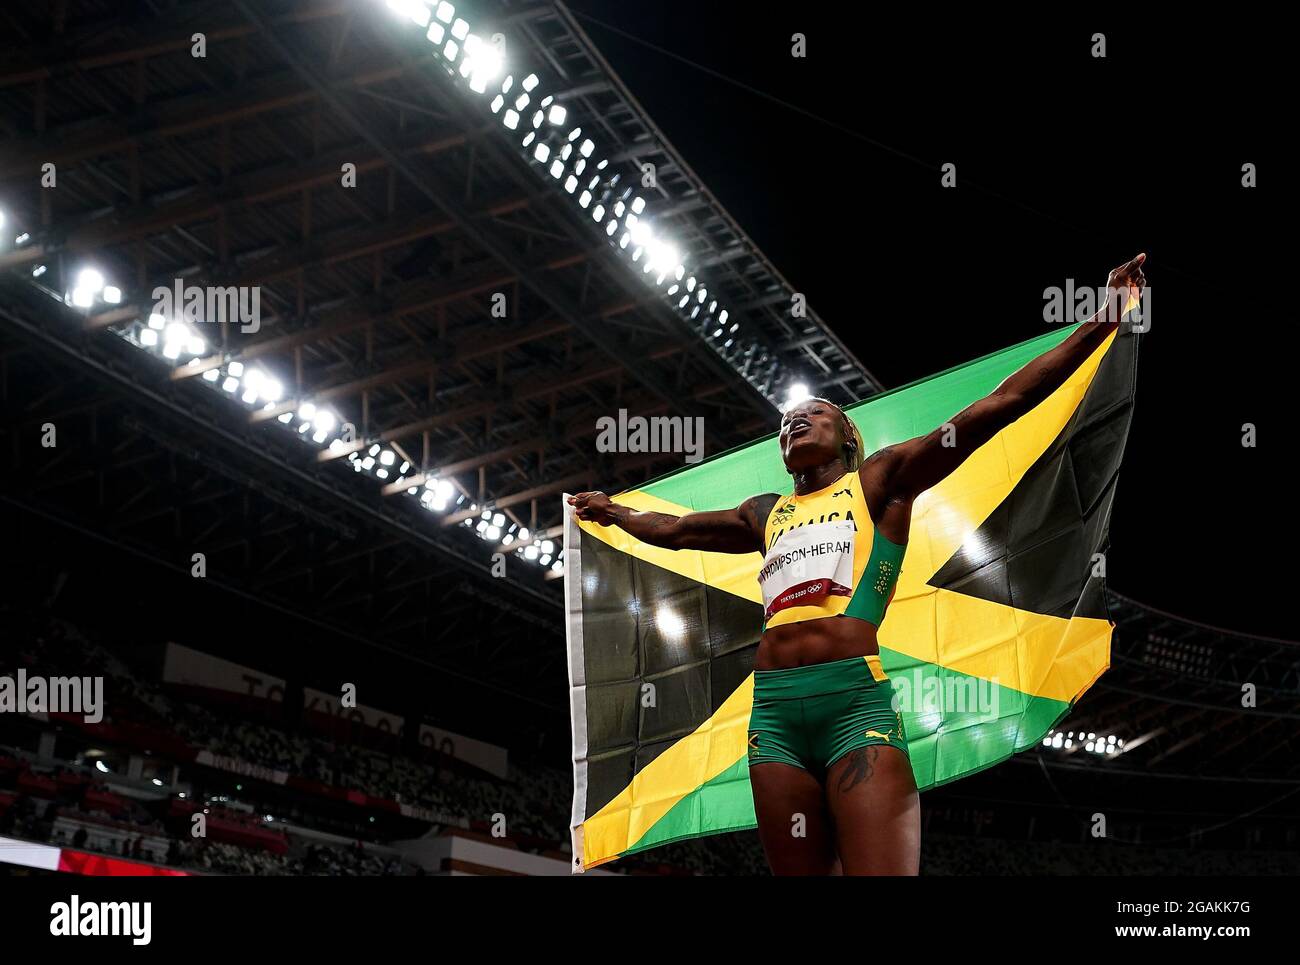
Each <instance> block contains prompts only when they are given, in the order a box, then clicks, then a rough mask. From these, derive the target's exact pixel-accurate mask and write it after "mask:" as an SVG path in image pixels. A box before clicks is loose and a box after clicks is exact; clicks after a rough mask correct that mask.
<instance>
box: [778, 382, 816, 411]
mask: <svg viewBox="0 0 1300 965" xmlns="http://www.w3.org/2000/svg"><path fill="white" fill-rule="evenodd" d="M810 398H812V393H811V392H809V391H808V386H807V385H805V384H804V383H803V382H796V383H794V384H793V385H792V386H790V388H789V389H787V390H786V394H785V406H784V407H783V408H785V409H788V408H790V406H792V405H797V404H798V403H800V402H802V401H804V399H810Z"/></svg>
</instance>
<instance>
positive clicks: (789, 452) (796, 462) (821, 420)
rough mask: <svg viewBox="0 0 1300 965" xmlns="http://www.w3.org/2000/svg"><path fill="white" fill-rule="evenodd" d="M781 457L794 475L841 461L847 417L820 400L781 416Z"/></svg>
mask: <svg viewBox="0 0 1300 965" xmlns="http://www.w3.org/2000/svg"><path fill="white" fill-rule="evenodd" d="M780 441H781V458H782V459H783V460H784V461H785V467H786V469H788V470H791V471H792V472H795V471H800V470H804V469H811V468H812V467H814V466H820V465H822V464H823V463H827V462H830V461H831V460H834V459H840V458H841V454H842V452H843V449H842V447H843V445H844V416H843V415H842V414H841V413H840V410H839V409H837V408H835V406H833V405H830V404H828V403H826V402H819V401H818V400H816V399H809V400H808V401H807V402H799V403H797V404H795V405H792V406H791V407H790V408H789V409H787V410H786V411H785V415H783V416H782V417H781V435H780Z"/></svg>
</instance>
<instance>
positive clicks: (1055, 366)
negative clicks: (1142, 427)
mask: <svg viewBox="0 0 1300 965" xmlns="http://www.w3.org/2000/svg"><path fill="white" fill-rule="evenodd" d="M1146 257H1147V256H1146V255H1145V254H1140V255H1138V256H1137V257H1136V258H1134V259H1133V260H1132V261H1130V262H1127V263H1126V264H1123V265H1120V266H1119V267H1118V268H1116V269H1115V270H1114V271H1112V272H1111V273H1110V276H1109V277H1108V278H1107V279H1106V288H1107V291H1108V297H1107V301H1106V304H1105V305H1104V306H1102V309H1101V311H1099V312H1098V313H1097V314H1096V315H1094V316H1093V317H1092V318H1091V319H1089V320H1088V321H1086V322H1084V323H1083V324H1082V325H1080V326H1079V327H1078V328H1077V329H1075V330H1074V332H1072V333H1071V334H1070V337H1069V338H1067V339H1066V340H1065V341H1063V342H1061V344H1059V345H1057V346H1056V347H1055V348H1053V349H1052V350H1051V351H1049V352H1044V353H1043V354H1042V355H1040V356H1039V357H1038V358H1036V359H1034V360H1033V361H1032V362H1029V363H1028V364H1026V365H1025V366H1023V367H1022V368H1020V369H1019V370H1017V371H1016V372H1013V373H1012V374H1011V375H1009V376H1007V378H1006V379H1005V380H1004V381H1003V382H1002V384H1001V385H999V386H998V387H997V388H996V389H994V390H993V392H992V393H991V394H990V395H987V396H985V397H984V398H982V399H980V400H979V401H978V402H973V403H971V404H970V405H969V406H967V407H966V408H965V409H962V411H961V412H958V413H957V414H956V415H955V416H953V418H952V421H951V423H950V425H951V427H952V428H948V427H947V426H940V427H939V428H937V429H935V430H934V431H933V432H931V433H929V434H927V435H924V436H917V437H916V438H915V439H909V440H908V441H907V442H903V443H899V444H898V445H895V446H889V447H887V448H885V449H882V450H881V451H880V452H878V453H876V454H875V455H874V456H873V457H872V458H871V459H869V460H867V464H864V465H863V467H862V471H863V472H864V473H876V474H878V475H879V477H880V478H881V479H882V480H883V485H884V487H885V489H886V491H887V492H888V494H889V497H890V498H891V499H898V500H906V501H910V500H912V499H914V498H915V497H916V496H918V495H920V494H921V493H923V492H925V490H927V489H929V488H930V487H932V486H934V485H937V484H938V483H939V482H940V481H941V480H943V479H944V478H945V477H946V476H947V475H948V474H949V473H951V472H952V471H953V470H954V469H956V468H957V467H958V466H960V465H961V464H962V463H963V462H965V461H966V459H967V458H968V457H969V456H970V455H971V453H973V452H974V451H975V450H976V449H978V448H979V447H980V446H982V445H984V443H986V442H988V441H989V440H990V439H992V438H993V437H994V436H995V435H997V434H998V433H999V432H1000V431H1001V430H1002V429H1004V428H1006V427H1007V426H1009V425H1011V423H1013V422H1015V421H1016V420H1017V419H1019V418H1020V417H1021V416H1022V415H1025V414H1026V413H1027V412H1029V411H1030V410H1031V409H1033V408H1034V406H1036V405H1038V403H1040V402H1042V401H1043V400H1044V399H1046V398H1047V397H1048V396H1049V395H1051V394H1052V393H1053V392H1055V391H1056V389H1057V388H1059V387H1060V386H1061V384H1062V383H1064V382H1065V380H1066V379H1068V378H1069V377H1070V375H1071V373H1073V372H1074V370H1075V369H1077V368H1078V367H1079V366H1080V365H1082V364H1083V362H1084V361H1085V360H1086V359H1087V358H1089V357H1090V356H1091V355H1092V353H1093V352H1094V351H1096V349H1097V346H1099V345H1100V344H1101V343H1102V342H1103V341H1105V339H1106V337H1107V336H1108V335H1110V333H1111V332H1113V331H1114V330H1115V329H1116V328H1117V327H1118V326H1119V323H1120V320H1121V319H1122V318H1123V316H1124V313H1125V312H1126V311H1127V310H1128V307H1129V300H1130V299H1132V298H1138V297H1141V294H1142V288H1143V287H1144V286H1145V285H1146V278H1145V277H1144V276H1143V274H1142V263H1143V262H1144V261H1146ZM945 442H946V444H945ZM872 464H874V465H872Z"/></svg>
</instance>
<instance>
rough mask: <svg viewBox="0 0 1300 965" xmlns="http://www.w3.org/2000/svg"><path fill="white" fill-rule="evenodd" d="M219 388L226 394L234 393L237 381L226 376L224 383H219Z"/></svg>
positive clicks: (237, 384)
mask: <svg viewBox="0 0 1300 965" xmlns="http://www.w3.org/2000/svg"><path fill="white" fill-rule="evenodd" d="M221 388H222V389H224V390H225V391H226V392H234V391H235V389H237V388H239V379H236V378H234V377H233V376H229V375H228V376H226V381H224V382H222V383H221Z"/></svg>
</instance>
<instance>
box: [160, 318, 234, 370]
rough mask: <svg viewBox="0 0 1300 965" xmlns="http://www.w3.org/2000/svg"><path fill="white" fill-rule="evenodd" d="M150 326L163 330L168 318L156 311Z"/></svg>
mask: <svg viewBox="0 0 1300 965" xmlns="http://www.w3.org/2000/svg"><path fill="white" fill-rule="evenodd" d="M149 327H150V328H154V329H157V330H158V331H160V332H161V331H162V330H163V329H164V328H166V327H167V319H165V318H163V317H162V316H161V315H159V314H158V313H156V312H155V313H154V314H152V315H150V316H149ZM234 364H235V365H238V364H239V363H238V362H235V363H234Z"/></svg>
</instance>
